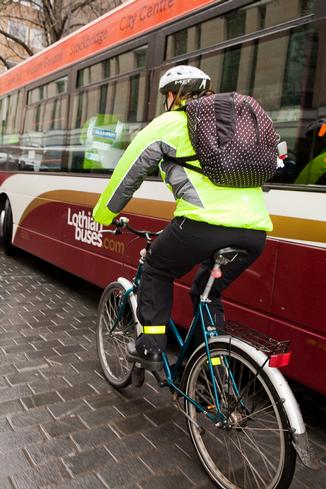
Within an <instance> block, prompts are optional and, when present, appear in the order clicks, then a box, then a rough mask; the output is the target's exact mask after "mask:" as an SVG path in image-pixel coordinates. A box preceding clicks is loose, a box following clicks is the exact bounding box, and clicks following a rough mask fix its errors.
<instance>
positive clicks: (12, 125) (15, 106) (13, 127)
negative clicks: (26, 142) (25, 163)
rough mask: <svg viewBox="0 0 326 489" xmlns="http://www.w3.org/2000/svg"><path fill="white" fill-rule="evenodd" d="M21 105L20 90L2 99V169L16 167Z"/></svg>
mask: <svg viewBox="0 0 326 489" xmlns="http://www.w3.org/2000/svg"><path fill="white" fill-rule="evenodd" d="M22 107H23V105H22V92H15V93H13V94H12V95H9V96H8V97H5V98H4V99H2V103H1V111H0V145H1V146H0V164H1V168H2V169H8V170H16V169H17V158H18V154H19V131H20V122H21V114H22Z"/></svg>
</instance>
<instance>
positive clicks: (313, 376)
mask: <svg viewBox="0 0 326 489" xmlns="http://www.w3.org/2000/svg"><path fill="white" fill-rule="evenodd" d="M270 335H271V336H272V337H273V338H275V339H278V340H290V348H289V350H290V351H291V352H292V357H291V361H290V364H289V365H288V366H287V367H286V368H284V369H282V372H283V373H284V374H285V375H288V376H289V377H290V378H291V379H294V380H297V381H298V382H300V383H301V384H304V385H306V386H308V387H310V388H311V389H315V390H316V391H319V392H321V393H322V394H324V395H326V369H325V351H326V342H325V336H324V335H322V334H319V333H314V332H311V331H308V330H306V329H302V328H300V327H297V326H294V325H293V324H291V323H288V322H286V321H282V320H279V319H274V320H272V321H271V329H270Z"/></svg>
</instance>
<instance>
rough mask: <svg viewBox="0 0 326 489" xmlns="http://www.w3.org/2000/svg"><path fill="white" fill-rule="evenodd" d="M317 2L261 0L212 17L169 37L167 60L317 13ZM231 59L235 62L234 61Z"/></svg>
mask: <svg viewBox="0 0 326 489" xmlns="http://www.w3.org/2000/svg"><path fill="white" fill-rule="evenodd" d="M313 6H314V2H313V1H310V0H298V1H296V2H288V5H287V8H284V9H280V4H279V0H270V1H268V2H266V0H259V1H258V2H255V3H253V4H250V5H246V6H245V7H242V8H241V9H237V10H236V11H233V12H230V13H227V14H225V15H222V16H219V17H216V18H214V19H210V20H208V21H205V22H203V23H202V24H198V25H195V26H192V27H189V28H187V29H183V30H181V31H178V32H176V33H174V34H171V35H169V36H168V37H167V42H166V52H165V59H167V60H169V59H171V58H173V57H175V56H180V55H182V54H187V53H191V52H194V51H196V50H198V49H204V48H208V47H211V46H214V45H217V44H219V43H221V42H224V41H229V40H231V39H235V38H237V37H240V36H243V35H245V34H251V33H253V32H256V31H259V30H261V29H264V28H266V27H272V26H275V25H277V24H281V23H283V22H287V21H290V20H292V19H295V18H297V17H301V16H302V15H308V14H311V13H312V12H313ZM230 62H231V61H230Z"/></svg>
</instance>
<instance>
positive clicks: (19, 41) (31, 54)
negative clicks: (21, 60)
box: [0, 29, 34, 56]
mask: <svg viewBox="0 0 326 489" xmlns="http://www.w3.org/2000/svg"><path fill="white" fill-rule="evenodd" d="M0 34H2V35H3V36H4V37H6V38H7V39H11V40H12V41H14V42H16V43H17V44H19V45H20V46H21V47H22V48H24V49H25V51H26V53H28V54H29V55H30V56H33V54H34V53H33V51H32V50H31V48H30V47H29V46H27V44H26V43H25V42H24V41H22V40H21V39H19V37H16V36H13V35H12V34H9V32H6V31H3V30H2V29H0Z"/></svg>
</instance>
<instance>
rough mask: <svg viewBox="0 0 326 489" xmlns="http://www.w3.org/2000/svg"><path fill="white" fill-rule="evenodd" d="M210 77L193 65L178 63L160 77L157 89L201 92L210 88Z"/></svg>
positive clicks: (163, 91) (165, 91)
mask: <svg viewBox="0 0 326 489" xmlns="http://www.w3.org/2000/svg"><path fill="white" fill-rule="evenodd" d="M210 81H211V79H210V77H209V76H208V75H206V73H204V72H203V71H202V70H200V69H199V68H196V67H195V66H188V65H180V66H174V67H173V68H170V69H169V70H168V71H166V72H165V73H164V75H163V76H161V78H160V83H159V90H160V92H161V93H163V95H166V94H167V93H168V92H170V91H171V92H173V93H180V92H181V91H182V92H183V93H185V92H202V91H204V90H208V89H209V88H210Z"/></svg>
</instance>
